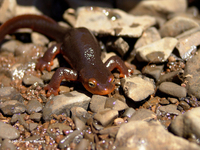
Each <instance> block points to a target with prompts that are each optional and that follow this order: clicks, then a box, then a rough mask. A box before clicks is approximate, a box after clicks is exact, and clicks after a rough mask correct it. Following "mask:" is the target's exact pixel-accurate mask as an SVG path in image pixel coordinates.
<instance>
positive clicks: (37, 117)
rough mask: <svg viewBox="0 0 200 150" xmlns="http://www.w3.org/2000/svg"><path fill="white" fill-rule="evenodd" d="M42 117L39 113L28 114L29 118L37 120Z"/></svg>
mask: <svg viewBox="0 0 200 150" xmlns="http://www.w3.org/2000/svg"><path fill="white" fill-rule="evenodd" d="M41 118H42V114H41V113H32V114H30V119H32V120H34V121H37V122H39V121H40V120H41Z"/></svg>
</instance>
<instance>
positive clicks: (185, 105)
mask: <svg viewBox="0 0 200 150" xmlns="http://www.w3.org/2000/svg"><path fill="white" fill-rule="evenodd" d="M179 105H180V106H181V107H183V109H184V110H188V109H190V105H189V104H188V103H186V102H185V101H180V103H179Z"/></svg>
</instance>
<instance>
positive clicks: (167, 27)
mask: <svg viewBox="0 0 200 150" xmlns="http://www.w3.org/2000/svg"><path fill="white" fill-rule="evenodd" d="M195 27H199V24H198V23H197V22H196V21H194V20H193V19H190V18H186V17H181V16H177V17H174V18H172V19H170V20H169V21H167V22H166V23H165V24H164V25H163V26H162V27H161V28H160V35H161V36H162V37H175V36H177V35H179V34H181V33H182V32H185V31H187V30H189V29H192V28H195Z"/></svg>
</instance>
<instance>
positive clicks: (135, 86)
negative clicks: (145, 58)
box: [121, 77, 155, 101]
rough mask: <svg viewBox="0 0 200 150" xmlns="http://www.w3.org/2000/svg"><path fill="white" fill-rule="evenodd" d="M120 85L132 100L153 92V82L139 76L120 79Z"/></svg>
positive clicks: (138, 99) (139, 99)
mask: <svg viewBox="0 0 200 150" xmlns="http://www.w3.org/2000/svg"><path fill="white" fill-rule="evenodd" d="M121 82H122V87H123V90H124V93H125V95H126V96H127V97H129V98H131V99H132V100H133V101H141V100H144V99H145V98H147V97H148V96H149V95H151V94H153V93H154V88H155V87H154V84H153V83H152V82H150V81H148V80H144V79H142V78H140V77H128V78H123V79H122V81H121Z"/></svg>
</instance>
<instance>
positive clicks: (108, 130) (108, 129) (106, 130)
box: [99, 126, 120, 137]
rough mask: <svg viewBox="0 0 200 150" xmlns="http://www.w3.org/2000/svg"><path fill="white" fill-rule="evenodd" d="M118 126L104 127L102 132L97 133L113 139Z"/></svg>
mask: <svg viewBox="0 0 200 150" xmlns="http://www.w3.org/2000/svg"><path fill="white" fill-rule="evenodd" d="M119 128H120V126H110V127H105V128H103V129H102V130H100V131H99V134H102V135H103V134H108V135H109V136H112V137H115V136H116V134H117V132H118V130H119Z"/></svg>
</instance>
